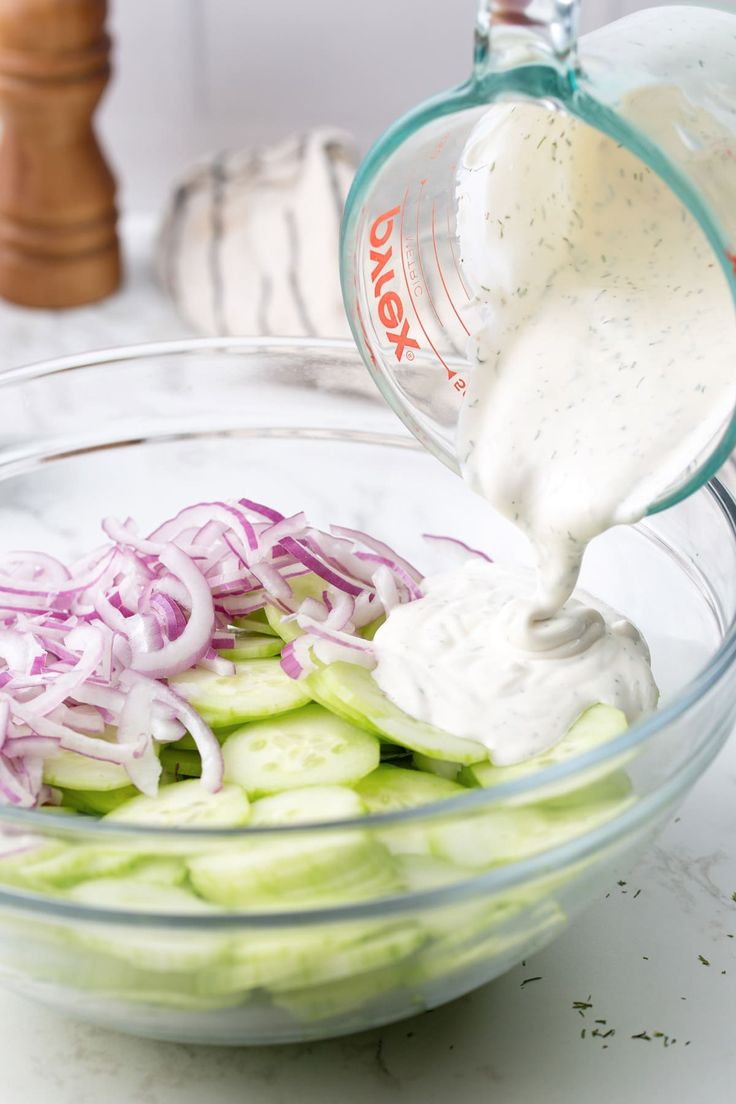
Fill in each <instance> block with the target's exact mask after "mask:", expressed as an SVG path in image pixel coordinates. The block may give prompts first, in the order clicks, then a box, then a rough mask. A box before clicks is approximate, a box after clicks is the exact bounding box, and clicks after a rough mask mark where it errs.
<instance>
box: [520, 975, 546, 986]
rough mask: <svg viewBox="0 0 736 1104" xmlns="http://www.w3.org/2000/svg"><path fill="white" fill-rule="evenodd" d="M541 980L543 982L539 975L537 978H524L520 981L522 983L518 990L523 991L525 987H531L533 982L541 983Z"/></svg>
mask: <svg viewBox="0 0 736 1104" xmlns="http://www.w3.org/2000/svg"><path fill="white" fill-rule="evenodd" d="M543 980H544V979H543V978H542V976H541V975H540V976H539V977H530V978H524V980H523V981H522V983H521V985H520V986H519V988H520V989H523V988H524V986H525V985H531V983H532V982H533V981H543Z"/></svg>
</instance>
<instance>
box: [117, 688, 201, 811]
mask: <svg viewBox="0 0 736 1104" xmlns="http://www.w3.org/2000/svg"><path fill="white" fill-rule="evenodd" d="M135 677H136V676H135V672H132V671H130V672H124V673H123V681H126V682H130V680H133V679H135ZM158 686H159V688H158V691H157V700H158V701H160V702H163V703H164V705H168V706H170V708H171V711H172V713H173V714H174V715H175V716H176V718H177V719H178V720H180V721H181V723H182V724H183V725H184V726H185V727H186V729H187V731H188V732H189V735H190V736H191V737H192V739H193V740H194V742H195V744H196V745H197V751H198V752H199V756H200V759H201V760H202V785H203V786H204V787H205V789H208V790H211V791H213V792H216V791H217V790H219V789H221V787H222V774H223V761H222V748H221V747H220V743H219V741H218V739H217V737H216V736H215V735H214V733H213V732H212V729H211V728H210V727H209V725H207V724H206V723H205V722H204V721H203V720H202V718H201V717H200V715H199V713H197V711H196V710H195V709H193V708H192V706H191V705H189V703H188V702H186V701H185V700H184V699H183V698H182V697H180V696H179V695H178V694H176V693H174V691H173V690H172V689H171V687H170V686H165V685H164V684H163V683H159V684H158Z"/></svg>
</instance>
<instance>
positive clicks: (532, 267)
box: [376, 104, 736, 763]
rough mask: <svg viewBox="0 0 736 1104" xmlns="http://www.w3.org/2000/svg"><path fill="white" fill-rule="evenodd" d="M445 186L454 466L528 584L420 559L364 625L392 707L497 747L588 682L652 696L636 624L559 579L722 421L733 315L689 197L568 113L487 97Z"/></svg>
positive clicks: (626, 698)
mask: <svg viewBox="0 0 736 1104" xmlns="http://www.w3.org/2000/svg"><path fill="white" fill-rule="evenodd" d="M494 164H495V165H496V166H503V167H504V171H503V172H499V171H497V170H496V171H495V172H493V171H492V166H494ZM457 198H458V232H459V238H460V243H461V252H462V265H463V272H464V279H465V282H466V284H468V286H469V288H470V290H471V292H472V294H473V297H474V298H473V302H472V303H471V306H470V308H469V314H468V328H469V329H470V331H471V333H472V342H473V354H474V359H475V362H476V363H475V368H474V371H473V373H472V377H471V380H470V385H469V389H468V394H467V397H466V399H465V403H464V409H463V413H462V417H461V423H460V430H459V445H458V452H459V455H460V458H461V463H462V468H463V474H464V477H465V479H466V480H467V481H468V482H469V483H470V485H471V486H472V487H473V488H474V489H476V490H477V491H478V492H479V493H480V494H482V495H483V496H484V497H485V498H486V499H487V500H488V501H489V502H490V503H491V504H492V505H493V506H494V507H495V508H496V509H497V510H498V511H499V512H501V513H502V514H504V515H505V516H506V517H507V518H509V519H510V520H511V521H512V522H514V523H515V524H516V525H517V526H518V527H519V528H520V529H521V530H522V531H523V532H524V533H525V534H526V536H527V537H528V538H529V540H530V542H531V544H532V546H533V549H534V553H535V557H536V563H537V572H536V586H534V587H530V586H529V583H528V580H525V579H524V576H523V574H522V575H520V576H513V575H510V574H509V573H508V572H505V571H503V570H502V569H494V568H493V567H491V568H482V569H481V568H479V567H478V566H475V565H474V566H468V567H465V568H461V569H459V570H458V571H456V572H453V573H452V574H451V575H449V576H444V577H441V578H440V579H438V580H436V582H435V581H430V582H429V584H428V586H427V594H426V597H425V598H423V599H421V600H420V601H418V602H416V603H414V604H412V605H411V606H409V607H407V608H406V609H401V610H397V611H396V612H395V613H392V615H391V617H389V619H388V621H387V623H386V625H385V626H384V627H383V628H382V629H381V630H379V632H378V634H377V635H376V646H377V656H378V666H377V669H376V678H377V681H378V682H379V685H380V686H381V687H382V688H383V689H384V691H385V692H386V693H387V694H388V695H389V696H390V697H391V698H392V699H393V700H394V701H395V702H396V703H397V704H398V705H400V706H402V707H403V708H405V709H406V710H407V711H408V712H411V713H413V714H414V715H415V716H418V717H421V718H422V719H424V720H428V721H430V722H432V723H434V724H437V725H439V726H440V727H443V728H446V729H447V730H448V731H450V732H453V733H455V734H458V735H472V736H474V737H475V738H477V739H482V740H483V742H484V743H485V744H486V745H487V746H488V748H489V751H490V755H491V758H492V759H493V760H494V761H497V762H499V763H501V762H503V763H511V762H517V761H521V760H523V759H526V758H529V757H530V756H531V755H534V754H536V753H538V752H539V751H541V750H544V748H546V747H548V746H550V745H552V744H554V743H555V742H556V741H557V740H558V739H559V738H560V737H561V736H562V735H563V734H564V732H565V730H566V728H567V727H568V726H569V725H570V723H572V721H573V720H574V719H575V717H576V716H577V715H578V714H579V713H580V711H581V710H582V709H584V708H586V707H587V706H589V705H592V704H594V703H595V702H606V703H609V704H611V705H618V706H620V707H621V708H623V709H624V711H625V712H626V715H627V717H628V719H629V721H634V720H635V719H636V718H637V717H638V716H640V715H641V714H642V713H643V712H646V711H647V710H649V709H651V708H652V707H653V706H654V704H655V703H656V687H655V685H654V681H653V678H652V676H651V671H650V669H649V661H648V652H647V649H646V645H645V644H644V642H643V641H642V640H641V638H640V637H639V635H638V633H637V632H636V630H635V629H634V628H633V627H632V626H630V625H628V624H627V623H626V622H624V621H623V620H622V619H621V618H620V617H619V616H618V615H617V614H616V613H615V612H614V611H613V610H610V609H608V608H606V607H604V606H602V605H601V603H599V602H596V601H594V600H593V599H590V598H589V597H587V596H584V595H580V596H578V597H577V598H571V595H572V594H573V591H574V588H575V585H576V583H577V579H578V574H579V571H580V565H581V561H582V557H583V554H584V551H585V548H586V546H587V544H588V542H589V541H590V540H591V539H592V538H594V537H595V536H597V535H598V534H600V533H602V532H604V531H605V530H607V529H609V528H611V527H612V526H613V525H616V524H619V523H627V522H633V521H636V520H638V519H639V518H641V517H642V516H643V515H644V513H645V512H646V510H647V508H648V507H649V506H650V505H651V503H653V502H654V501H656V500H657V499H658V498H660V497H661V496H662V495H663V494H664V493H665V492H666V491H667V489H668V488H670V487H671V486H672V485H674V484H676V483H677V482H679V480H680V479H681V478H682V475H683V473H684V472H686V471H687V470H688V469H689V468H690V467H692V466H693V465H694V464H697V463H698V462H699V460H700V459H701V457H702V456H703V454H704V452H706V451H707V450H708V447H709V445H710V443H711V442H712V440H713V438H714V436H716V435H717V434H718V432H719V430H720V429H721V427H722V426H723V424H724V422H725V420H726V418H727V416H728V415H729V413H730V411H731V409H732V408H733V405H734V402H735V401H736V367H735V366H736V327H735V326H734V308H733V303H732V300H731V296H730V292H729V289H728V285H727V282H726V280H725V278H724V275H723V273H722V271H721V269H720V267H719V265H718V262H717V260H716V258H715V256H714V254H713V251H712V249H711V248H710V246H709V245H708V243H707V241H706V239H705V236H704V234H703V232H702V231H701V230H700V228H699V227H698V225H697V224H696V222H695V221H694V219H693V218H692V216H690V215H689V214H688V212H687V211H686V210H685V208H684V207H683V206H682V205H681V204H680V202H679V201H678V200H677V199H676V197H675V196H674V195H673V193H672V192H670V191H669V189H668V188H667V187H666V186H665V185H664V183H663V182H662V181H661V180H660V178H659V177H657V176H656V175H655V174H654V173H652V172H651V171H650V170H649V169H647V168H646V167H645V166H644V165H643V164H641V163H640V162H639V161H638V160H637V159H636V158H635V157H633V155H631V154H630V153H629V152H628V151H626V150H624V149H623V148H621V147H620V146H618V145H617V144H616V143H615V142H613V141H612V140H611V139H609V138H607V137H605V136H603V135H601V134H599V133H598V132H596V131H594V130H593V129H592V128H589V127H587V126H585V125H584V124H582V123H579V122H578V121H576V120H574V119H572V118H571V117H570V116H568V115H565V114H563V113H559V112H556V113H552V112H549V111H547V110H545V109H543V108H541V107H540V106H538V105H534V104H516V105H496V106H495V107H493V108H491V109H490V110H489V112H488V113H487V114H486V116H485V117H484V119H483V120H482V121H481V123H480V124H479V126H478V127H477V128H476V130H475V132H474V135H473V137H472V138H471V140H470V142H469V143H468V145H467V147H466V150H465V154H464V157H463V163H462V165H461V167H460V169H459V172H458V195H457ZM478 611H480V612H478ZM481 615H482V619H483V620H482V621H478V617H479V616H481ZM440 640H442V641H443V642H444V643H443V647H445V648H446V651H445V653H444V655H443V656H442V657H440V655H439V653H438V650H437V649H438V643H439V641H440ZM408 653H411V654H410V655H409V654H408Z"/></svg>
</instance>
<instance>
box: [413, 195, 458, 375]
mask: <svg viewBox="0 0 736 1104" xmlns="http://www.w3.org/2000/svg"><path fill="white" fill-rule="evenodd" d="M408 195H409V189H408V188H407V189H406V191H405V192H404V198H403V200H402V203H401V221H400V222H399V248H400V250H401V268H402V270H403V272H404V284H405V285H406V289H407V291H409V298H410V299H411V305H412V310H413V311H414V314H415V315H416V320H417V322H418V323H419V329H420V330H421V331H422V333H423V334H424V336H425V337H426V339H427V343H428V344H429V347H430V349H431V350H432V352H433V353H434V355H435V356H436V357H437V359H438V361H439V362H440V364H441V365H442V366H443V367H444V369H445V371H446V372H447V378H448V379H452V378H453V376H456V375H457V372H453V370H452V368H448V366H447V365H446V364H445V362H444V360H443V359H442V357H441V356H440V354H439V350H438V349H437V348H435V346H434V344H433V343H432V341H431V339H430V336H429V334H428V333H427V331H426V330H425V328H424V324H423V322H422V320H421V318H420V317H419V311H418V310H417V307H416V303H415V302H414V296H413V295H412V294H411V291H410V289H409V280H408V278H407V275H406V260H405V258H404V213H405V211H406V199H407V196H408Z"/></svg>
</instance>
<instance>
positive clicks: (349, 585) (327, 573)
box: [281, 537, 363, 595]
mask: <svg viewBox="0 0 736 1104" xmlns="http://www.w3.org/2000/svg"><path fill="white" fill-rule="evenodd" d="M281 544H282V545H283V547H284V548H285V549H286V550H287V552H290V553H291V555H292V556H293V557H294V559H295V560H298V561H299V563H301V564H303V565H304V566H305V567H306V568H308V569H309V570H310V571H313V572H314V574H315V575H319V577H320V579H324V580H325V582H326V583H332V585H333V586H334V587H337V589H338V590H344V591H345V593H346V594H353V595H358V594H360V592H361V591H362V589H363V588H362V586H360V584H358V583H354V582H351V580H350V579H346V578H345V577H344V576H343V575H338V573H337V572H336V571H333V569H332V568H331V567H328V566H327V564H326V563H323V561H322V560H320V559H318V558H317V557H316V556H314V555H313V554H312V553H311V552H310V551H309V550H308V549H307V548H305V547H304V545H303V544H301V543H300V542H299V541H296V540H294V538H293V537H284V539H283V540H282V541H281Z"/></svg>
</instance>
